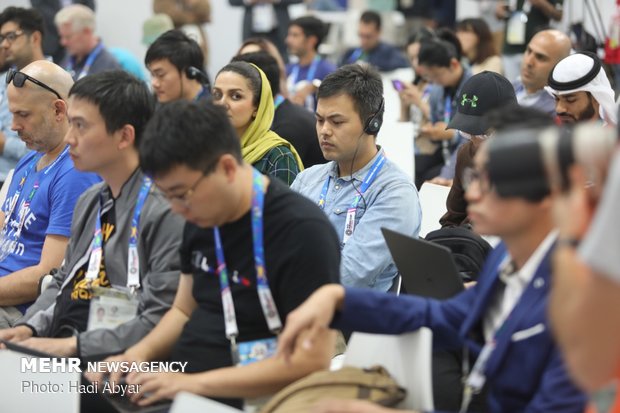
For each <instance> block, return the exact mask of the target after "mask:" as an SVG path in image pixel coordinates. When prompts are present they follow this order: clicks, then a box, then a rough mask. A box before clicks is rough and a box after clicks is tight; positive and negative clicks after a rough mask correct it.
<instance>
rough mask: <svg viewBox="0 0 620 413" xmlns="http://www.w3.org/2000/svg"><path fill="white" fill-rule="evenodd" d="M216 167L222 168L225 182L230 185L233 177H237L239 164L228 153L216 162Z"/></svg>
mask: <svg viewBox="0 0 620 413" xmlns="http://www.w3.org/2000/svg"><path fill="white" fill-rule="evenodd" d="M217 163H218V165H217V167H216V169H219V168H222V170H223V171H224V174H225V175H226V180H227V181H228V182H229V183H231V182H233V181H234V180H235V176H236V175H237V171H238V170H239V167H240V165H239V162H237V159H235V157H234V156H232V155H231V154H229V153H225V154H224V155H222V156H221V157H220V159H219V161H218V162H217Z"/></svg>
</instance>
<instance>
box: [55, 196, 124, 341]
mask: <svg viewBox="0 0 620 413" xmlns="http://www.w3.org/2000/svg"><path fill="white" fill-rule="evenodd" d="M107 202H110V203H111V204H110V205H104V208H103V211H105V212H104V214H103V215H102V217H101V233H102V236H103V245H102V246H103V247H104V246H105V244H106V243H107V242H108V240H109V239H110V237H112V236H113V235H114V234H115V233H116V214H115V212H114V200H113V199H109V200H108V201H107ZM108 208H109V209H108ZM94 231H95V228H93V235H94ZM89 251H90V249H89ZM104 252H105V248H103V251H102V256H101V266H100V267H99V276H98V277H97V278H96V279H94V280H93V283H92V285H93V286H99V287H110V280H109V279H108V276H107V274H106V269H105V253H104ZM110 259H114V258H113V257H111V258H110ZM87 268H88V260H87V261H86V263H85V264H84V265H83V266H82V268H80V269H79V270H77V272H76V274H75V276H74V277H73V279H72V280H71V282H70V283H71V284H70V286H69V287H65V288H63V290H62V292H61V293H60V296H59V297H58V298H57V299H56V307H55V308H54V319H53V322H52V328H51V330H50V336H51V337H62V336H67V334H70V333H71V332H72V331H77V332H83V331H86V329H87V327H88V313H89V310H90V300H91V298H92V292H91V291H90V290H89V289H88V282H87V280H86V270H87Z"/></svg>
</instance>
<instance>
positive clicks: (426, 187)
mask: <svg viewBox="0 0 620 413" xmlns="http://www.w3.org/2000/svg"><path fill="white" fill-rule="evenodd" d="M449 192H450V187H447V186H443V185H435V184H431V183H428V182H425V183H424V184H423V185H422V188H420V194H419V196H420V207H421V208H422V225H421V227H420V238H424V237H425V236H426V234H428V233H429V232H431V231H434V230H436V229H439V228H441V225H439V219H440V218H441V217H442V216H443V214H445V213H446V211H447V209H446V198H448V193H449Z"/></svg>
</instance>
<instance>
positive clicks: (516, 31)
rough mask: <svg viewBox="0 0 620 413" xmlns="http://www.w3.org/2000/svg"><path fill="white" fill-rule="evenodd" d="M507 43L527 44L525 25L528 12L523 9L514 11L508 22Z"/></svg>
mask: <svg viewBox="0 0 620 413" xmlns="http://www.w3.org/2000/svg"><path fill="white" fill-rule="evenodd" d="M506 24H507V25H508V28H507V29H506V43H508V44H513V45H520V44H525V26H526V24H527V14H525V13H524V12H522V11H517V12H514V13H513V14H512V15H511V16H510V19H508V22H507V23H506Z"/></svg>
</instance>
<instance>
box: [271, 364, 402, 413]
mask: <svg viewBox="0 0 620 413" xmlns="http://www.w3.org/2000/svg"><path fill="white" fill-rule="evenodd" d="M406 395H407V392H406V390H405V389H403V388H402V387H400V386H399V385H398V383H396V381H394V379H393V378H392V377H391V376H390V374H389V373H388V372H387V371H386V370H385V369H384V368H383V367H381V366H373V367H371V368H368V369H361V368H358V367H351V366H345V367H343V368H341V369H340V370H336V371H318V372H316V373H313V374H311V375H309V376H307V377H305V378H303V379H301V380H298V381H296V382H295V383H293V384H291V385H289V386H287V387H285V388H284V389H282V390H280V391H279V392H278V393H277V394H276V395H275V396H273V397H272V398H271V400H269V402H268V403H267V404H266V405H265V406H263V408H262V409H261V410H260V413H285V412H295V413H305V412H311V411H312V409H313V408H314V406H315V405H316V404H317V403H318V402H319V401H321V400H326V399H359V400H367V401H371V402H374V403H377V404H379V405H381V406H384V407H394V406H396V405H398V403H400V402H401V401H403V400H404V399H405V396H406Z"/></svg>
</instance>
